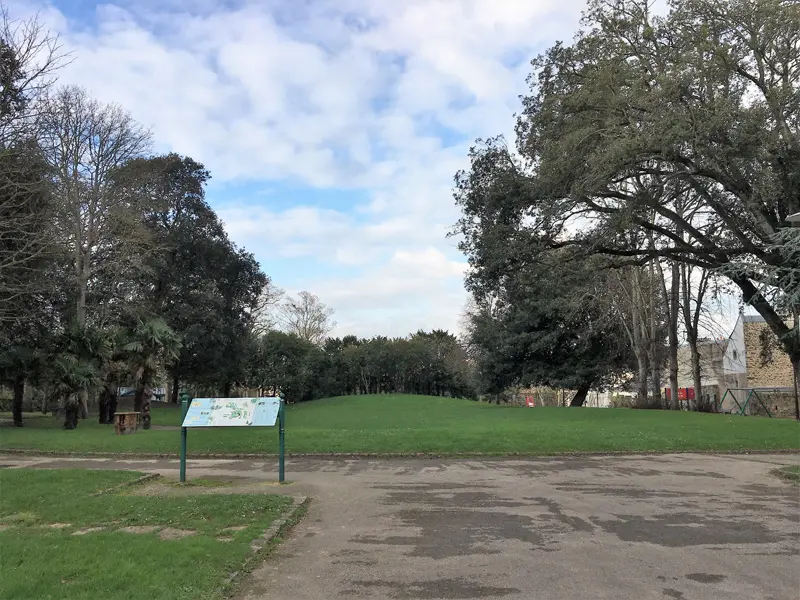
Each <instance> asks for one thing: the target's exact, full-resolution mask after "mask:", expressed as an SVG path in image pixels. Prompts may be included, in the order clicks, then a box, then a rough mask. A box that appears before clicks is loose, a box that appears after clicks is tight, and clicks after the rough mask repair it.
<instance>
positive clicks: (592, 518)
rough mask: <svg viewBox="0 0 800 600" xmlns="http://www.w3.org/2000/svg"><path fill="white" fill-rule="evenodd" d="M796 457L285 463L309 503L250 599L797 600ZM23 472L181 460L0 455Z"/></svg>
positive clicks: (224, 470)
mask: <svg viewBox="0 0 800 600" xmlns="http://www.w3.org/2000/svg"><path fill="white" fill-rule="evenodd" d="M784 464H800V456H797V455H780V456H767V455H749V456H741V455H740V456H714V455H693V454H680V455H659V456H630V457H622V456H614V457H580V458H538V459H529V460H520V459H498V460H438V459H408V460H367V459H362V460H356V459H353V460H349V459H348V460H346V459H335V460H334V459H330V460H321V459H310V458H309V459H302V458H295V459H292V460H289V461H287V479H288V480H289V484H288V485H285V486H280V487H279V486H263V485H262V486H260V487H261V488H263V489H265V490H268V491H270V492H274V493H285V494H289V495H295V496H297V495H303V496H308V497H311V498H312V502H311V504H310V508H309V512H308V514H307V515H306V517H305V519H304V520H303V521H302V522H301V523H299V524H298V525H297V526H296V527H295V528H294V529H293V531H292V532H291V534H290V535H289V537H288V538H287V540H286V541H285V542H284V543H283V544H282V545H281V546H279V548H278V550H277V551H276V552H275V553H274V554H273V555H272V556H270V557H269V558H268V559H267V560H266V561H265V562H264V564H263V565H262V566H260V567H259V568H258V569H257V570H256V571H255V572H253V573H252V575H251V577H250V579H249V580H248V581H247V582H246V583H245V585H244V587H243V589H242V592H241V594H240V598H241V600H337V599H345V598H348V599H349V598H392V599H394V598H397V599H417V598H418V599H471V598H491V599H495V598H496V599H504V600H522V599H524V600H534V599H542V600H574V599H583V598H591V599H593V600H594V599H605V598H607V599H614V600H627V599H630V600H648V599H654V600H655V599H659V600H663V599H673V600H725V599H730V600H798V599H800V488H799V487H797V486H792V485H790V484H788V483H786V482H783V481H781V480H779V479H778V478H776V477H775V476H774V475H772V474H771V473H770V470H771V469H774V468H775V467H776V466H779V465H784ZM0 465H3V466H6V467H9V468H15V467H25V466H30V467H55V468H60V467H88V468H101V469H107V468H126V469H136V470H139V471H146V472H158V473H161V474H163V475H167V476H171V477H176V476H177V471H178V463H177V461H175V460H166V459H162V460H157V459H153V460H113V459H101V458H98V459H61V458H59V459H56V458H35V457H21V456H0ZM199 476H211V477H214V476H216V477H224V478H228V479H230V480H233V481H237V480H239V481H241V482H242V483H243V484H247V482H250V483H251V484H252V483H253V482H259V484H260V483H263V482H269V481H274V479H275V476H276V465H275V464H274V461H253V460H197V461H190V462H189V477H190V478H191V477H199Z"/></svg>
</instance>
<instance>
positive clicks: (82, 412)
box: [78, 390, 89, 419]
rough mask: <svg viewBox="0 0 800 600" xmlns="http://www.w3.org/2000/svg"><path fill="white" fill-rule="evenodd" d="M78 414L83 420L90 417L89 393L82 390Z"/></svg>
mask: <svg viewBox="0 0 800 600" xmlns="http://www.w3.org/2000/svg"><path fill="white" fill-rule="evenodd" d="M78 414H79V416H80V418H81V419H86V418H87V417H88V416H89V391H88V390H81V393H80V394H78Z"/></svg>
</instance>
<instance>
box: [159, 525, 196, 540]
mask: <svg viewBox="0 0 800 600" xmlns="http://www.w3.org/2000/svg"><path fill="white" fill-rule="evenodd" d="M195 533H197V532H196V531H195V530H194V529H175V528H174V527H165V528H164V529H162V530H161V531H159V532H158V537H160V538H161V539H162V540H179V539H181V538H185V537H189V536H190V535H194V534H195Z"/></svg>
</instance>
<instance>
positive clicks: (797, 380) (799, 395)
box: [792, 325, 800, 421]
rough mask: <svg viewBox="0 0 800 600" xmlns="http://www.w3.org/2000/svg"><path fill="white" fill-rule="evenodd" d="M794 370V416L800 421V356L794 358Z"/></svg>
mask: <svg viewBox="0 0 800 600" xmlns="http://www.w3.org/2000/svg"><path fill="white" fill-rule="evenodd" d="M795 326H796V325H795ZM792 371H793V372H794V418H795V419H797V420H798V421H800V356H795V357H794V358H793V359H792Z"/></svg>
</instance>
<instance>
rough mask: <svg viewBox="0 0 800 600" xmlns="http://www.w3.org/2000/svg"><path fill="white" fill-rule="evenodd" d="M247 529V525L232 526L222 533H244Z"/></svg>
mask: <svg viewBox="0 0 800 600" xmlns="http://www.w3.org/2000/svg"><path fill="white" fill-rule="evenodd" d="M245 529H247V525H232V526H230V527H226V528H225V529H223V530H221V531H220V533H231V532H234V531H244V530H245Z"/></svg>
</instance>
